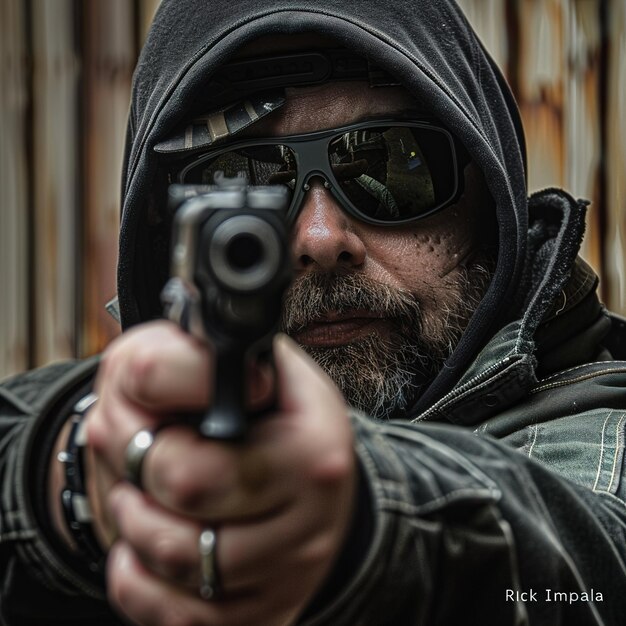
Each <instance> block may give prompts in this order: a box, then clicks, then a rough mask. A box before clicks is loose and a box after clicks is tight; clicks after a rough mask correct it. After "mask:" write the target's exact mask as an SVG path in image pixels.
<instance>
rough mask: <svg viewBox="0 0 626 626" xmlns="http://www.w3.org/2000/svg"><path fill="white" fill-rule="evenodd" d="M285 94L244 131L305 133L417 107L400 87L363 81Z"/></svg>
mask: <svg viewBox="0 0 626 626" xmlns="http://www.w3.org/2000/svg"><path fill="white" fill-rule="evenodd" d="M286 96H287V100H286V102H285V104H284V105H283V106H282V107H281V108H280V109H279V110H277V111H275V112H274V113H272V114H270V115H268V116H267V117H265V118H263V119H261V120H259V122H257V123H256V124H253V125H252V126H250V128H249V129H248V131H247V132H246V133H245V134H246V135H247V136H261V135H265V136H267V135H292V134H298V133H307V132H312V131H315V130H324V129H326V128H334V127H337V126H343V125H346V124H350V123H353V122H357V121H360V120H363V119H367V118H371V117H393V115H394V114H398V113H400V112H403V111H407V110H412V109H415V108H416V107H417V103H416V101H415V99H413V98H412V97H411V96H410V95H409V93H408V92H407V91H406V90H404V89H403V88H401V87H371V86H370V85H369V84H368V83H366V82H364V81H351V82H339V81H337V82H329V83H324V84H322V85H314V86H308V87H291V88H288V89H287V90H286ZM242 134H243V133H242Z"/></svg>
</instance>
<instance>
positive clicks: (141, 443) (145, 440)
mask: <svg viewBox="0 0 626 626" xmlns="http://www.w3.org/2000/svg"><path fill="white" fill-rule="evenodd" d="M153 443H154V432H153V431H151V430H148V429H147V428H143V429H141V430H140V431H139V432H137V433H135V435H133V438H132V439H131V440H130V442H129V444H128V446H127V447H126V455H125V459H124V460H125V469H126V480H128V481H129V482H130V483H132V484H133V485H135V487H138V488H139V489H142V488H143V486H142V479H141V470H142V467H143V463H144V459H145V458H146V454H147V453H148V450H150V448H151V447H152V444H153Z"/></svg>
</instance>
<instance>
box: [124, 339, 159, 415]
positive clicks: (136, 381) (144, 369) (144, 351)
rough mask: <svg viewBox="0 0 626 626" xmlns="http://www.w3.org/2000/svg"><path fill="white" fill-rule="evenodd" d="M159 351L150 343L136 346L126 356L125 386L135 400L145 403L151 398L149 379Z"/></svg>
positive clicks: (154, 368) (152, 374) (157, 365)
mask: <svg viewBox="0 0 626 626" xmlns="http://www.w3.org/2000/svg"><path fill="white" fill-rule="evenodd" d="M160 359H161V357H160V351H159V349H158V348H157V347H156V346H154V345H151V344H145V343H144V344H141V345H139V346H137V347H136V348H135V349H134V350H133V352H132V354H130V355H129V356H128V362H127V364H126V376H125V377H124V379H123V380H124V381H125V387H126V391H127V393H129V394H130V395H131V396H132V397H133V398H134V399H135V400H137V401H139V402H142V403H146V402H149V401H150V400H151V398H152V392H153V389H152V384H151V381H152V380H153V378H154V376H155V372H156V370H157V369H158V367H159V363H160Z"/></svg>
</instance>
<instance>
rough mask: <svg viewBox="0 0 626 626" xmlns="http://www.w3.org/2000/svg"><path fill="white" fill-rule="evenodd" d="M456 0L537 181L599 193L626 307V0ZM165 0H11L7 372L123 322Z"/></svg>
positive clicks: (606, 288)
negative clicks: (123, 286)
mask: <svg viewBox="0 0 626 626" xmlns="http://www.w3.org/2000/svg"><path fill="white" fill-rule="evenodd" d="M459 3H460V5H461V6H462V8H463V9H464V10H465V12H466V14H467V16H468V19H469V20H470V22H471V23H472V24H473V25H474V27H475V28H476V30H477V31H478V33H479V35H480V36H481V38H482V40H483V42H484V43H485V46H486V47H487V49H488V50H490V51H491V53H492V55H493V56H494V58H495V59H496V61H497V62H498V64H499V65H500V66H501V67H502V68H503V69H504V71H505V74H506V76H507V78H508V80H509V82H510V84H511V86H512V88H513V91H514V92H515V94H516V96H517V98H518V101H519V103H520V110H521V113H522V116H523V119H524V123H525V126H526V131H527V139H528V153H529V164H530V166H529V186H530V190H531V191H532V190H536V189H539V188H542V187H546V186H555V185H556V186H563V187H565V188H567V189H568V190H570V191H571V192H572V193H573V194H574V195H575V196H578V197H585V198H588V199H590V200H592V202H593V204H592V206H591V208H590V211H589V220H588V229H587V234H586V237H585V242H584V246H583V255H584V256H585V258H586V259H587V260H588V261H589V262H590V263H591V264H592V265H593V266H594V267H595V269H596V270H597V271H598V272H599V274H600V276H601V289H602V296H603V298H604V300H605V302H606V303H607V305H608V306H609V307H610V308H612V309H613V310H617V311H619V312H621V313H622V314H626V270H625V268H624V258H625V254H626V206H625V203H626V176H625V174H626V117H625V115H624V103H625V102H626V2H624V0H459ZM158 4H159V0H107V1H106V2H105V1H103V0H55V2H54V3H52V2H49V0H2V1H1V2H0V54H1V59H0V72H1V75H0V77H1V79H2V85H3V89H2V90H0V293H1V294H3V296H2V297H0V378H1V377H3V376H5V375H8V374H10V373H12V372H16V371H21V370H23V369H24V368H26V367H33V366H36V365H40V364H43V363H46V362H49V361H52V360H55V359H61V358H67V357H71V356H79V357H80V356H85V355H88V354H93V353H95V352H98V351H99V350H101V349H102V348H103V347H104V345H106V343H108V341H110V339H111V338H112V337H114V336H115V335H116V334H117V333H118V330H119V329H118V327H117V325H116V324H115V323H114V322H112V321H111V320H110V319H109V317H108V315H107V314H105V313H104V304H105V302H106V301H107V300H108V299H109V298H110V297H112V296H113V295H114V292H115V264H116V253H117V252H116V250H117V244H116V241H117V229H118V220H119V177H120V165H121V158H122V148H123V141H124V135H125V126H126V116H127V110H128V101H129V96H130V84H131V76H132V68H133V66H134V63H135V61H136V57H137V54H138V51H139V49H140V46H141V42H142V41H143V39H144V37H145V33H146V32H147V29H148V27H149V24H150V21H151V19H152V16H153V14H154V11H155V10H156V8H157V6H158ZM52 9H54V10H52ZM35 173H36V175H34V174H35Z"/></svg>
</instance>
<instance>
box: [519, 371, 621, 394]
mask: <svg viewBox="0 0 626 626" xmlns="http://www.w3.org/2000/svg"><path fill="white" fill-rule="evenodd" d="M624 372H626V367H623V368H615V369H605V370H601V371H599V372H590V373H589V374H585V375H584V376H577V377H576V378H568V379H567V380H560V381H557V382H555V383H550V384H549V385H541V386H540V387H535V388H534V389H531V390H530V392H529V393H531V394H534V393H539V392H540V391H546V390H548V389H556V388H557V387H565V386H567V385H572V384H574V383H578V382H581V381H583V380H589V379H591V378H597V377H598V376H603V375H604V374H617V373H622V374H623V373H624Z"/></svg>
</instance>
